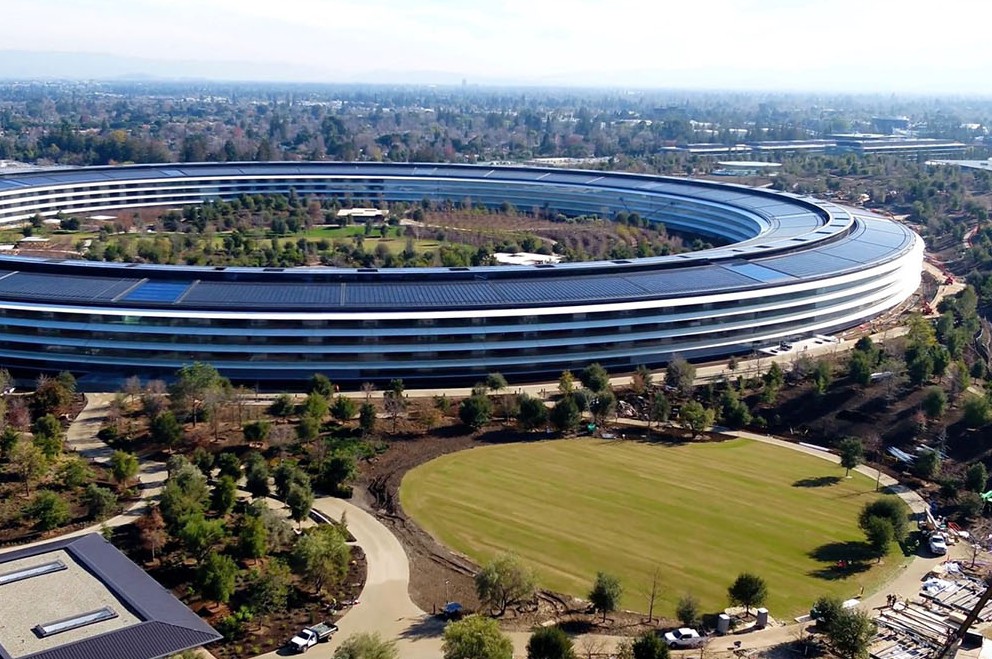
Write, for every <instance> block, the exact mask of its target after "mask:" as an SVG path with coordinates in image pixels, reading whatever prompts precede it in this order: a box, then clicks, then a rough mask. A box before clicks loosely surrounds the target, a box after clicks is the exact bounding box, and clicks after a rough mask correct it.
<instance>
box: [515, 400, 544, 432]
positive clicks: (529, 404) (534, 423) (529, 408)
mask: <svg viewBox="0 0 992 659" xmlns="http://www.w3.org/2000/svg"><path fill="white" fill-rule="evenodd" d="M547 422H548V408H547V407H545V406H544V401H542V400H541V399H540V398H536V397H534V396H531V395H529V394H520V395H519V396H517V423H519V424H520V428H521V429H522V430H527V431H530V430H534V429H535V428H540V427H541V426H543V425H545V424H546V423H547Z"/></svg>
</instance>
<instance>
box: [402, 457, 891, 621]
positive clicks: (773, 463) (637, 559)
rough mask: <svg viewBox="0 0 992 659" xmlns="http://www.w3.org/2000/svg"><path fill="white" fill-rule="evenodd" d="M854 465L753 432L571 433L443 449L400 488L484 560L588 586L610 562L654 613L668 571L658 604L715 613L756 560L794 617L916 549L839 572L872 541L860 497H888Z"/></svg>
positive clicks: (874, 582) (434, 528)
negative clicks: (717, 439)
mask: <svg viewBox="0 0 992 659" xmlns="http://www.w3.org/2000/svg"><path fill="white" fill-rule="evenodd" d="M843 476H844V470H843V469H842V468H841V467H839V466H835V465H833V464H830V463H829V462H827V461H825V460H821V459H819V458H815V457H812V456H809V455H805V454H803V453H800V452H798V451H791V450H788V449H783V448H779V447H774V446H770V445H767V444H762V443H760V442H753V441H748V440H733V441H727V442H722V443H707V444H686V445H681V446H666V445H661V444H647V443H639V442H619V441H606V440H598V439H570V440H556V441H543V442H533V443H521V444H511V445H502V446H486V447H481V448H476V449H472V450H468V451H461V452H458V453H453V454H450V455H446V456H443V457H440V458H438V459H436V460H433V461H431V462H429V463H427V464H425V465H421V466H420V467H418V468H416V469H414V470H412V471H411V472H410V473H409V474H407V476H406V477H405V478H404V479H403V483H402V485H401V488H400V500H401V502H402V504H403V508H404V510H406V511H407V512H408V513H409V514H410V515H412V516H413V517H414V518H415V519H416V520H417V521H418V522H419V523H420V524H421V525H423V526H424V527H425V528H426V529H427V530H428V531H429V532H430V533H432V534H433V535H434V536H435V537H437V538H438V539H439V540H440V541H441V542H443V543H445V544H447V545H448V546H450V547H452V548H454V549H455V550H457V551H459V552H462V553H464V554H466V555H468V556H470V557H472V558H473V559H475V560H477V561H480V562H481V561H485V560H486V559H487V558H489V557H491V556H492V555H494V554H496V553H499V552H501V551H504V550H511V551H514V552H516V553H517V554H518V555H519V556H521V557H522V558H523V559H524V560H525V561H527V562H528V563H529V564H530V565H532V566H533V567H534V568H535V569H536V570H537V573H538V578H539V581H540V583H541V585H542V586H544V587H547V588H550V589H553V590H557V591H562V592H567V593H572V594H575V595H578V596H582V597H584V596H585V595H586V593H588V591H589V588H590V586H591V583H592V580H593V578H594V575H595V573H596V572H597V571H598V570H602V571H606V572H611V573H614V574H616V575H618V576H619V577H621V579H622V581H623V583H624V589H625V594H624V602H623V606H624V607H625V608H630V609H634V610H640V611H646V610H647V597H648V592H649V591H650V588H651V578H652V574H653V573H654V571H655V570H656V569H657V570H658V575H659V584H660V590H661V595H660V604H656V607H655V612H656V613H661V614H664V615H673V614H674V610H675V603H676V602H677V601H678V599H679V597H680V596H681V595H683V594H684V593H686V592H691V593H692V594H694V595H695V596H696V597H697V598H698V599H699V600H700V602H701V604H702V606H703V610H704V611H716V610H722V609H723V607H725V606H727V604H728V603H727V594H726V593H727V586H728V585H729V584H730V583H731V582H732V581H733V580H734V578H735V577H736V576H737V574H738V573H740V572H742V571H744V570H748V571H752V572H754V573H756V574H758V575H760V576H762V577H764V578H765V580H766V581H767V582H768V586H769V601H768V604H767V606H768V607H769V609H770V610H771V613H772V615H773V616H779V617H785V616H793V615H798V614H800V613H802V612H804V611H807V610H808V609H809V606H810V604H811V603H812V602H813V600H814V599H816V598H817V597H818V596H820V595H822V594H826V593H830V594H835V595H839V596H841V597H852V596H855V595H857V594H858V593H859V591H860V590H861V587H862V586H864V587H865V592H866V593H869V592H871V591H873V590H875V589H876V588H878V587H879V586H880V585H881V584H882V583H883V582H884V581H885V580H887V578H889V577H890V576H891V575H892V574H893V572H894V571H895V570H896V569H897V568H898V567H899V566H900V564H902V563H903V562H904V561H905V559H903V557H902V554H901V553H900V552H899V550H898V548H897V547H895V546H893V552H892V554H890V556H889V557H888V558H887V559H886V560H885V561H884V562H883V563H882V564H881V565H880V566H879V565H876V564H875V563H874V561H870V562H869V563H866V564H864V565H863V566H862V568H863V571H860V572H854V573H853V574H852V573H845V574H837V570H836V567H835V565H836V561H837V560H838V559H840V558H843V557H845V556H846V557H849V558H854V557H855V556H854V555H853V554H852V552H856V551H857V549H858V547H859V546H860V545H858V544H855V545H847V546H844V545H843V544H842V543H845V542H854V543H859V542H860V541H861V540H863V537H864V536H863V535H862V534H861V532H860V531H859V530H858V526H857V515H858V512H859V510H860V508H861V507H862V506H863V505H864V503H865V502H867V501H871V500H873V499H874V498H875V497H876V496H878V495H876V494H875V492H874V481H872V480H870V479H868V478H865V477H863V476H860V475H857V474H853V475H852V478H850V479H846V480H845V479H844V478H843ZM816 479H820V481H817V480H816ZM803 481H805V483H803V484H805V485H806V486H805V487H804V486H800V483H802V482H803ZM824 481H825V482H826V483H827V484H824ZM811 485H812V486H811ZM818 548H820V551H819V552H817V550H818ZM814 553H818V557H814V555H813V554H814ZM853 569H856V568H853Z"/></svg>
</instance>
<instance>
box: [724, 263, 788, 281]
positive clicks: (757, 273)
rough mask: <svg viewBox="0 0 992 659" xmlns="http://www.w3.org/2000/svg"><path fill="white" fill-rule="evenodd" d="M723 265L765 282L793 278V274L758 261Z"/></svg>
mask: <svg viewBox="0 0 992 659" xmlns="http://www.w3.org/2000/svg"><path fill="white" fill-rule="evenodd" d="M723 267H724V268H728V269H729V270H730V271H731V272H735V273H738V274H742V275H744V276H745V277H750V278H751V279H754V280H756V281H760V282H762V283H764V284H768V283H771V282H774V281H782V280H784V279H793V277H792V276H791V275H788V274H786V273H784V272H781V271H779V270H773V269H771V268H766V267H765V266H763V265H759V264H757V263H729V264H726V265H724V266H723Z"/></svg>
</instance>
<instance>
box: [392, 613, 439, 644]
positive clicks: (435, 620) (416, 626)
mask: <svg viewBox="0 0 992 659" xmlns="http://www.w3.org/2000/svg"><path fill="white" fill-rule="evenodd" d="M444 625H445V623H444V620H442V619H441V618H440V617H435V616H429V615H425V616H421V617H420V618H417V619H415V620H413V621H412V622H411V623H410V625H409V626H408V627H407V628H406V629H404V630H403V631H402V632H400V635H399V636H400V638H403V639H414V640H416V639H420V638H437V637H439V636H440V635H441V634H443V633H444Z"/></svg>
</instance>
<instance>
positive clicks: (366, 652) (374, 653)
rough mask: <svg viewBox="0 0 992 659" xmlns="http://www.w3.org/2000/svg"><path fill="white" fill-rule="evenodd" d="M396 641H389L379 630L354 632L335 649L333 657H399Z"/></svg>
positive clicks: (388, 658) (389, 658)
mask: <svg viewBox="0 0 992 659" xmlns="http://www.w3.org/2000/svg"><path fill="white" fill-rule="evenodd" d="M399 656H400V652H399V650H398V649H397V648H396V642H395V641H387V640H385V639H383V638H382V636H380V635H379V632H360V633H358V634H352V635H351V636H349V637H348V638H346V639H345V640H344V642H343V643H342V644H341V645H339V646H338V649H337V650H335V651H334V658H333V659H399Z"/></svg>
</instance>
